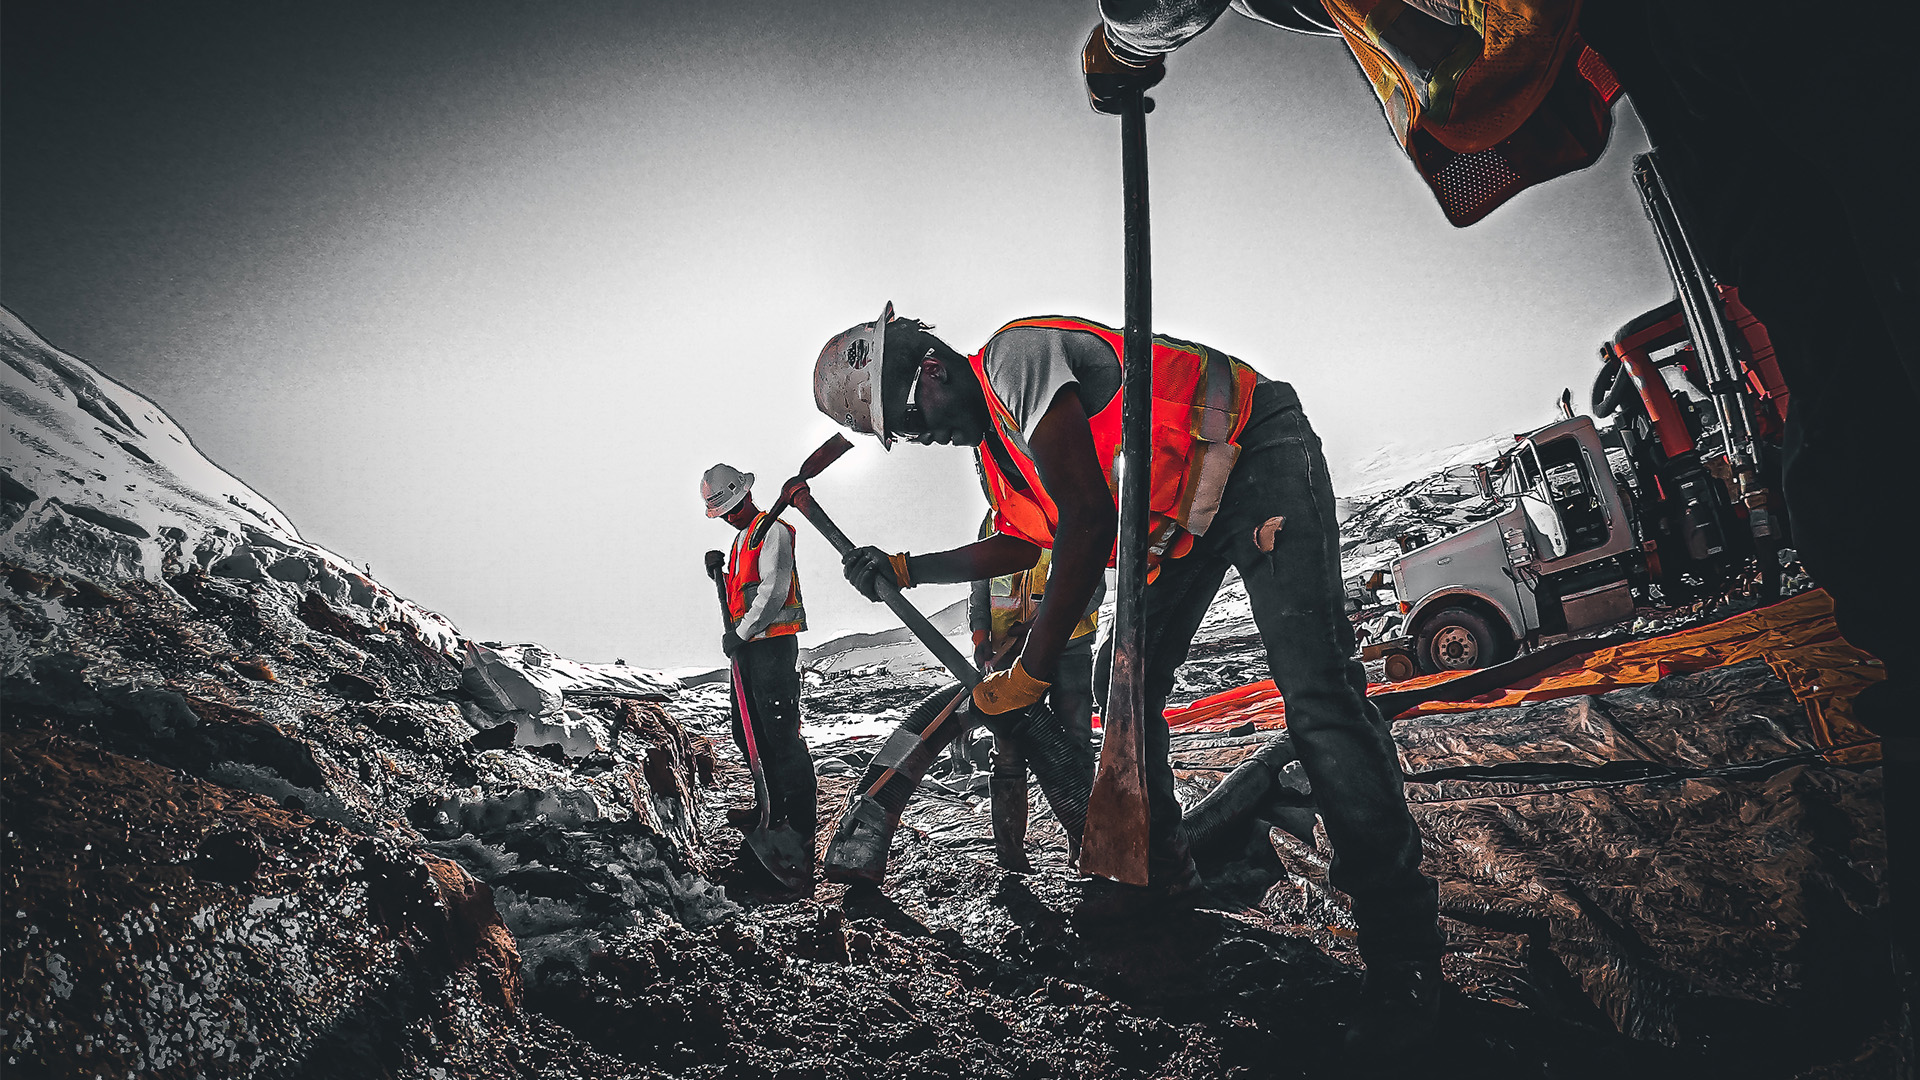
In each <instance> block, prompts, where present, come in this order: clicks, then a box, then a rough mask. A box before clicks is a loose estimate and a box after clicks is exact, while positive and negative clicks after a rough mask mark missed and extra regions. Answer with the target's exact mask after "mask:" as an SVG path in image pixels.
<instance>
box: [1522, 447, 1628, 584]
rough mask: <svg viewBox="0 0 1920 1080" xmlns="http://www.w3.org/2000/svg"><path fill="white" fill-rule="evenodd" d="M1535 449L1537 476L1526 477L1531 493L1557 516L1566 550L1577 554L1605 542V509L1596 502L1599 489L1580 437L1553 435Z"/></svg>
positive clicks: (1598, 497) (1598, 499)
mask: <svg viewBox="0 0 1920 1080" xmlns="http://www.w3.org/2000/svg"><path fill="white" fill-rule="evenodd" d="M1535 450H1536V451H1537V452H1538V453H1539V456H1540V475H1539V476H1538V478H1537V479H1535V478H1533V477H1529V479H1530V480H1533V483H1532V484H1531V485H1530V486H1531V487H1532V493H1533V494H1536V495H1538V496H1540V497H1541V498H1542V499H1544V500H1546V502H1547V503H1548V504H1549V505H1550V506H1552V507H1553V510H1554V513H1555V514H1556V515H1557V516H1558V517H1559V518H1560V524H1561V527H1562V528H1563V529H1564V530H1565V533H1566V538H1567V552H1566V553H1567V554H1569V555H1577V554H1579V553H1580V552H1582V551H1591V550H1592V549H1594V548H1597V547H1599V546H1601V545H1602V544H1605V543H1606V542H1607V536H1608V532H1609V529H1608V528H1607V515H1606V510H1605V509H1604V508H1603V507H1602V506H1601V504H1600V498H1601V496H1600V490H1599V488H1598V487H1597V486H1596V485H1595V484H1594V481H1593V475H1592V472H1591V469H1590V466H1589V464H1588V462H1587V455H1586V453H1585V452H1584V451H1583V450H1582V449H1581V446H1580V440H1579V439H1575V438H1564V439H1555V440H1554V441H1552V442H1550V443H1547V444H1545V445H1538V444H1536V446H1535Z"/></svg>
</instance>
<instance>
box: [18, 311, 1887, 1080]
mask: <svg viewBox="0 0 1920 1080" xmlns="http://www.w3.org/2000/svg"><path fill="white" fill-rule="evenodd" d="M23 332H24V331H23V330H21V329H19V328H18V327H17V324H9V325H0V344H4V345H5V346H6V349H7V352H6V359H7V363H8V365H9V368H8V371H11V372H13V373H14V374H13V375H9V374H8V373H7V371H0V376H4V377H5V378H6V379H8V380H9V381H8V382H7V383H6V384H5V390H6V401H7V404H8V410H9V413H8V423H9V428H8V430H9V434H10V435H11V436H12V438H13V439H14V443H10V444H8V447H7V449H8V458H7V462H6V464H7V471H6V473H5V474H4V476H5V484H4V485H0V489H3V490H0V494H3V495H4V496H5V498H4V502H0V616H3V618H0V680H3V681H0V701H4V710H5V715H4V726H3V727H0V766H3V767H4V784H3V785H0V818H3V823H4V830H5V837H4V839H5V870H4V879H3V880H0V888H3V890H4V896H3V897H0V900H3V903H0V934H3V935H4V936H3V937H0V991H3V994H4V1002H3V1003H0V1054H3V1055H4V1059H5V1061H4V1070H5V1073H6V1075H8V1076H9V1077H11V1076H22V1077H40V1076H45V1077H62V1078H64V1077H74V1076H115V1077H118V1076H123V1075H124V1076H135V1077H146V1076H162V1077H203V1076H222V1077H225V1076H236V1077H295V1076H325V1077H332V1076H340V1077H348V1076H351V1077H364V1076H392V1077H419V1078H423V1080H424V1078H436V1080H439V1078H446V1077H476V1078H477V1077H499V1076H507V1075H516V1076H527V1077H554V1078H561V1077H625V1076H636V1077H639V1076H675V1077H793V1078H797V1077H822V1078H824V1077H854V1076H859V1077H869V1076H877V1075H899V1076H953V1077H961V1076H965V1077H976V1076H983V1077H1036V1078H1037V1077H1059V1076H1072V1075H1085V1076H1112V1077H1136V1076H1137V1077H1179V1078H1184V1077H1196V1078H1197V1077H1218V1076H1245V1077H1265V1076H1346V1075H1349V1074H1350V1073H1351V1066H1350V1063H1348V1062H1345V1061H1343V1060H1342V1059H1341V1057H1340V1055H1339V1053H1338V1051H1337V1046H1338V1036H1339V1027H1338V1022H1339V1019H1340V1017H1341V1016H1342V1015H1343V1013H1344V1011H1345V1009H1346V1008H1347V1007H1348V1005H1349V1004H1350V1002H1351V1001H1352V999H1353V997H1354V995H1355V993H1356V992H1357V989H1358V986H1359V977H1358V973H1357V969H1356V966H1355V964H1356V960H1355V957H1354V955H1353V950H1352V940H1353V930H1352V918H1351V914H1350V912H1349V910H1348V907H1347V905H1346V902H1345V900H1344V898H1343V897H1342V896H1341V895H1340V894H1339V893H1338V892H1337V891H1335V890H1332V889H1331V888H1330V887H1329V886H1328V885H1327V882H1326V867H1327V860H1328V856H1329V851H1328V848H1327V845H1326V842H1325V839H1324V837H1323V835H1322V834H1321V832H1320V831H1319V830H1318V829H1317V828H1316V826H1315V818H1314V814H1313V810H1312V796H1311V791H1310V790H1309V789H1308V787H1307V785H1306V784H1305V783H1304V781H1302V780H1300V779H1299V775H1298V769H1297V768H1295V769H1292V770H1288V771H1285V772H1283V773H1282V774H1281V775H1280V782H1279V783H1278V784H1277V785H1276V786H1275V788H1274V790H1273V792H1272V793H1271V795H1270V797H1268V798H1267V799H1266V800H1265V801H1264V802H1263V803H1262V804H1261V805H1260V806H1259V807H1258V808H1257V811H1256V813H1255V814H1254V816H1253V818H1252V820H1251V822H1250V823H1249V825H1248V826H1247V827H1246V828H1244V829H1242V830H1240V831H1238V832H1234V833H1231V834H1229V835H1228V836H1227V837H1226V838H1225V839H1223V840H1221V841H1219V842H1216V843H1215V844H1214V846H1213V847H1211V848H1210V849H1208V850H1206V851H1204V852H1203V853H1202V854H1203V855H1204V856H1205V859H1204V867H1203V869H1204V871H1205V873H1206V875H1207V880H1208V884H1209V896H1208V898H1207V899H1206V900H1205V902H1204V903H1202V904H1201V905H1199V906H1198V907H1196V908H1194V909H1192V910H1181V911H1168V912H1161V913H1157V914H1155V915H1154V916H1153V917H1151V918H1146V919H1142V920H1138V921H1135V922H1133V923H1126V924H1120V925H1117V926H1116V925H1108V926H1104V927H1086V926H1081V925H1079V924H1077V923H1076V920H1075V918H1074V915H1075V910H1076V908H1077V906H1078V902H1079V898H1080V895H1081V893H1082V892H1083V890H1084V889H1085V888H1086V885H1085V883H1084V882H1082V881H1080V880H1078V879H1076V878H1075V877H1074V876H1073V875H1072V874H1071V873H1070V872H1069V870H1068V868H1067V867H1066V865H1065V861H1064V852H1063V847H1064V845H1063V843H1062V838H1061V836H1060V834H1059V830H1058V827H1057V826H1056V825H1055V824H1054V823H1053V822H1052V821H1051V820H1050V818H1048V817H1047V815H1046V814H1045V813H1044V812H1041V813H1039V814H1038V815H1037V816H1036V821H1035V824H1034V828H1033V830H1032V836H1031V840H1030V847H1031V849H1032V851H1033V854H1034V856H1035V862H1036V863H1037V867H1038V868H1037V870H1036V871H1035V872H1034V873H1032V874H1028V875H1012V874H1006V873H1002V872H1001V871H999V870H998V869H996V868H995V867H994V866H993V865H992V864H991V846H990V843H989V841H988V825H987V817H986V806H985V802H984V794H985V791H984V788H985V784H984V777H983V775H982V774H981V773H980V772H979V771H978V768H977V766H978V765H979V764H980V757H979V755H977V754H976V755H974V756H973V757H972V758H963V759H955V760H946V761H942V762H941V763H940V764H939V765H938V766H937V767H936V768H935V770H934V772H933V775H932V776H930V778H929V780H928V781H927V782H926V783H925V784H924V785H923V787H922V789H921V791H920V793H919V796H918V797H917V798H916V800H915V801H914V802H913V804H912V805H911V806H910V807H909V809H908V811H907V815H906V819H905V827H904V828H903V829H902V830H901V833H900V835H899V837H898V839H897V840H896V844H895V849H894V853H893V858H892V862H891V865H890V868H889V877H888V883H887V885H886V886H885V888H884V889H881V890H877V891H876V890H863V891H857V892H849V891H848V890H846V889H843V888H841V887H839V886H833V885H823V886H821V887H820V888H819V889H818V890H817V891H816V893H815V894H814V895H813V896H812V897H810V898H807V899H800V900H796V899H792V898H790V897H783V896H780V895H777V894H775V893H774V892H773V891H772V889H771V887H770V886H771V883H770V882H769V881H768V880H767V879H766V878H764V877H763V876H762V874H761V872H760V871H758V870H757V868H756V867H754V866H753V865H752V864H751V862H748V861H743V860H742V859H741V857H740V836H739V834H738V833H737V832H736V831H734V830H733V829H731V828H729V827H728V826H727V825H726V824H725V811H726V810H728V809H730V808H734V807H740V806H744V805H747V804H748V803H750V801H751V797H752V796H751V785H750V783H749V780H748V777H747V773H746V770H745V768H744V767H743V765H742V764H741V763H740V762H739V761H738V760H737V756H736V754H735V752H734V751H733V748H732V746H731V744H730V742H729V741H728V739H727V736H726V734H725V720H724V708H725V697H724V689H723V688H721V687H719V686H703V687H698V688H693V689H686V688H682V687H680V686H678V685H676V684H675V683H673V682H672V681H671V680H666V679H662V678H660V677H657V676H654V675H652V674H650V673H648V672H645V671H640V670H636V669H628V668H625V667H622V666H617V665H605V666H602V665H587V664H579V663H575V662H572V661H568V660H565V659H564V658H560V657H555V656H551V655H549V654H547V653H545V652H544V651H542V650H540V649H538V648H537V647H534V646H526V645H507V644H501V643H489V642H475V641H471V640H469V639H466V638H464V637H461V636H460V635H459V634H458V633H457V631H456V630H455V629H454V628H453V627H451V625H449V624H447V623H446V622H445V620H444V619H440V618H439V617H438V616H436V615H434V614H433V613H431V612H428V611H425V610H424V609H421V608H419V607H417V606H416V605H412V604H409V603H408V602H406V601H405V600H403V599H401V598H399V597H395V596H393V595H392V594H391V593H390V592H388V591H387V590H385V589H384V588H382V587H381V586H380V585H379V583H378V582H377V581H374V580H373V579H371V578H370V577H369V576H367V575H365V574H362V573H360V572H359V571H357V570H356V569H355V568H353V567H352V566H351V564H348V563H346V562H344V560H341V559H339V558H338V557H337V556H334V555H332V554H331V553H329V552H326V551H324V550H322V549H319V548H317V547H314V546H313V545H310V544H307V543H305V542H304V541H302V540H301V539H300V538H299V536H298V534H297V532H295V531H294V530H293V529H292V526H291V525H290V524H289V523H287V522H285V521H284V519H281V518H279V516H278V515H277V513H276V512H275V511H273V510H272V507H271V505H270V504H267V503H266V502H265V500H262V499H260V498H259V497H258V495H257V494H255V493H252V492H251V491H250V490H249V489H246V488H245V486H244V485H241V484H239V483H238V482H237V481H235V480H233V478H231V477H228V476H226V474H224V473H219V472H218V470H212V467H211V465H210V464H207V463H205V462H204V459H198V458H197V454H193V455H188V454H187V450H190V449H191V448H190V445H189V444H188V443H187V442H186V441H185V440H184V438H183V437H172V436H171V430H172V429H170V428H169V427H168V426H167V423H166V422H165V419H164V415H163V414H159V413H158V410H157V409H154V408H153V407H152V406H151V405H150V404H148V403H144V402H143V400H142V399H138V398H137V396H134V395H131V394H130V393H129V392H127V391H125V390H124V388H118V387H113V386H111V385H107V384H104V383H102V382H100V381H98V380H97V379H96V378H95V377H94V376H92V375H91V374H90V373H89V372H88V371H87V369H85V367H84V365H81V364H80V363H79V362H78V361H75V360H73V359H72V358H70V357H65V356H63V355H61V354H57V353H54V352H53V351H52V350H50V349H47V348H46V346H45V345H44V343H38V342H37V339H35V340H32V341H29V340H27V339H26V338H23V337H21V334H22V333H23ZM16 375H17V376H18V377H17V378H16V377H15V376H16ZM16 444H17V445H16ZM181 447H185V448H186V450H182V449H180V448H181ZM135 451H138V452H137V453H136V452H135ZM115 455H118V456H117V457H115ZM208 470H212V471H208ZM1366 542H1372V541H1366ZM1232 589H1233V587H1232V586H1231V585H1229V587H1228V589H1227V590H1226V591H1225V593H1223V601H1222V604H1221V606H1220V607H1219V609H1218V617H1217V618H1210V620H1209V624H1208V627H1207V629H1206V631H1205V634H1204V638H1203V641H1202V642H1201V644H1200V646H1199V647H1198V648H1196V650H1195V653H1194V659H1193V660H1192V662H1190V663H1189V665H1188V667H1187V669H1186V670H1185V671H1184V672H1183V674H1182V680H1183V682H1182V694H1183V695H1185V696H1199V695H1201V694H1204V693H1207V692H1211V691H1212V690H1214V689H1220V688H1223V687H1225V686H1231V685H1238V684H1240V683H1243V682H1247V681H1251V680H1255V679H1259V678H1261V677H1263V676H1264V674H1265V672H1264V669H1263V664H1262V662H1261V659H1260V656H1259V653H1258V649H1257V646H1256V645H1255V644H1254V643H1253V642H1252V641H1251V640H1250V639H1249V638H1248V637H1247V636H1246V634H1245V633H1244V629H1245V628H1244V627H1243V626H1242V625H1241V620H1242V612H1241V611H1240V609H1239V608H1238V607H1236V606H1235V602H1234V599H1233V594H1232ZM939 685H940V676H939V675H938V674H937V673H932V672H918V673H914V672H908V673H906V674H902V673H901V672H900V670H899V665H893V666H891V667H889V666H887V665H877V664H868V665H861V664H847V665H842V666H840V667H839V668H837V669H836V670H834V671H831V672H827V673H824V674H817V675H813V676H810V677H809V680H808V689H807V695H806V702H805V705H806V713H807V717H808V725H809V730H810V731H814V732H816V733H817V736H816V742H817V743H818V745H817V746H816V762H817V767H818V771H819V773H820V776H821V796H820V815H821V824H822V828H821V833H822V836H825V835H827V834H829V833H830V832H831V825H832V820H833V818H834V817H835V816H836V815H837V812H838V810H839V808H840V806H841V805H842V804H843V803H844V801H845V798H846V795H847V792H848V789H849V787H850V786H851V784H852V783H853V782H854V780H855V779H857V777H858V775H859V772H860V771H861V769H862V768H863V767H864V766H865V764H866V762H867V761H868V759H869V758H870V756H871V754H872V753H873V751H874V749H875V748H876V747H877V745H878V741H879V738H880V737H881V736H880V735H877V734H875V733H874V730H875V729H876V728H880V727H884V722H885V721H886V719H887V718H889V717H891V716H894V715H896V714H904V712H905V711H906V710H907V709H909V708H910V707H911V706H912V705H913V704H915V703H916V702H918V701H919V700H920V699H922V698H923V697H924V696H925V695H926V694H927V693H929V692H931V691H933V690H934V689H936V688H937V687H938V686H939ZM855 717H857V718H861V719H860V720H858V721H851V720H850V719H849V718H855ZM876 721H877V723H876ZM849 732H856V733H855V734H852V735H849V734H848V733H849ZM1396 736H1397V737H1398V739H1399V743H1400V746H1401V751H1402V758H1403V763H1404V764H1405V766H1406V768H1407V771H1408V773H1409V789H1408V791H1409V798H1410V801H1411V803H1412V804H1413V807H1414V812H1415V814H1416V817H1418V819H1419V820H1420V823H1421V825H1422V828H1423V831H1424V833H1425V835H1426V837H1427V840H1428V865H1429V866H1430V867H1431V868H1432V869H1433V870H1434V872H1435V874H1436V876H1438V877H1439V878H1440V880H1441V882H1442V899H1443V905H1444V911H1445V915H1446V930H1447V934H1448V941H1449V946H1448V955H1447V960H1446V967H1447V973H1448V976H1449V980H1450V982H1451V984H1452V987H1453V991H1452V992H1451V994H1450V996H1449V998H1448V1000H1447V1003H1446V1014H1445V1019H1446V1023H1445V1033H1444V1035H1443V1036H1442V1037H1441V1038H1440V1039H1439V1040H1437V1041H1436V1043H1435V1045H1434V1046H1433V1047H1432V1048H1431V1049H1430V1050H1429V1051H1428V1052H1427V1053H1426V1054H1425V1055H1423V1057H1422V1059H1421V1060H1420V1061H1419V1062H1418V1063H1415V1064H1413V1065H1410V1067H1409V1069H1408V1070H1407V1071H1410V1072H1417V1073H1419V1074H1421V1075H1433V1076H1452V1075H1463V1076H1465V1075H1471V1076H1530V1077H1588V1076H1591V1077H1614V1076H1620V1075H1625V1074H1628V1073H1637V1074H1641V1075H1646V1076H1679V1075H1687V1076H1723V1075H1736V1074H1738V1075H1747V1076H1759V1077H1795V1076H1798V1077H1862V1078H1864V1077H1878V1076H1887V1075H1892V1070H1893V1068H1894V1066H1893V1056H1892V1050H1891V1046H1892V1043H1891V1040H1890V1035H1889V1023H1890V1021H1889V1018H1888V1016H1887V1015H1886V1012H1885V1009H1886V1005H1885V1003H1886V1001H1887V1000H1888V997H1889V995H1888V994H1887V993H1886V978H1885V972H1884V971H1883V970H1882V969H1881V968H1882V965H1881V963H1880V958H1881V957H1882V956H1884V933H1883V928H1882V927H1881V926H1880V925H1879V922H1878V920H1879V919H1880V918H1881V917H1882V911H1883V903H1884V897H1883V893H1884V883H1883V875H1882V870H1881V867H1882V864H1883V853H1882V851H1881V850H1880V848H1879V837H1880V835H1881V827H1880V823H1879V820H1878V817H1877V807H1878V798H1877V788H1876V785H1877V781H1878V773H1877V771H1876V770H1875V769H1873V768H1872V767H1870V766H1840V765H1833V764H1829V763H1828V762H1827V761H1826V760H1825V759H1824V758H1823V757H1821V755H1819V754H1818V753H1816V752H1814V751H1813V750H1812V749H1811V743H1810V735H1809V733H1808V732H1807V729H1806V720H1805V716H1804V712H1803V711H1802V710H1801V709H1800V706H1799V705H1798V703H1797V702H1795V701H1794V699H1793V697H1792V695H1791V693H1790V692H1789V691H1788V690H1787V688H1786V687H1785V686H1784V685H1783V684H1781V683H1780V682H1779V680H1777V679H1776V678H1774V677H1773V675H1772V674H1771V672H1769V671H1768V670H1767V669H1766V668H1765V667H1764V666H1760V665H1746V666H1740V667H1733V668H1725V669H1720V670H1716V671H1709V672H1703V673H1698V674H1693V675H1684V676H1675V677H1673V678H1669V679H1667V680H1665V681H1662V682H1660V683H1657V684H1654V685H1652V686H1646V687H1638V688H1633V689H1630V690H1621V691H1615V692H1613V693H1610V694H1605V695H1602V696H1598V697H1593V698H1571V699H1563V700H1561V701H1555V702H1547V703H1543V704H1537V705H1531V706H1524V707H1519V708H1513V709H1488V710H1480V711H1476V712H1471V713H1457V714H1437V715H1433V716H1426V717H1422V718H1419V719H1415V720H1407V721H1402V722H1401V723H1400V724H1399V725H1398V727H1397V729H1396ZM1266 738H1268V736H1266V735H1263V734H1258V733H1253V732H1249V731H1232V732H1226V733H1212V734H1204V735H1201V734H1193V735H1181V736H1180V737H1179V738H1178V739H1177V740H1176V745H1175V762H1176V767H1177V769H1178V775H1179V776H1180V778H1181V787H1182V797H1183V799H1185V800H1187V801H1189V802H1191V801H1193V800H1197V799H1198V798H1199V797H1200V796H1202V795H1203V794H1204V793H1205V792H1206V791H1208V790H1210V789H1211V788H1212V787H1213V786H1214V785H1215V784H1217V783H1218V782H1219V781H1220V779H1221V777H1222V776H1223V775H1225V773H1226V772H1227V771H1228V770H1229V769H1231V768H1232V767H1233V766H1234V765H1235V764H1236V763H1238V762H1239V761H1241V760H1242V759H1244V758H1245V757H1246V756H1247V755H1249V754H1251V753H1252V752H1253V751H1254V750H1255V749H1256V748H1258V747H1259V746H1260V745H1261V743H1262V742H1264V741H1265V739H1266Z"/></svg>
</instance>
